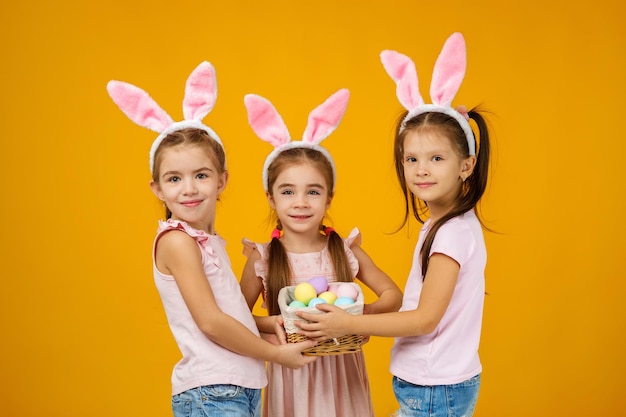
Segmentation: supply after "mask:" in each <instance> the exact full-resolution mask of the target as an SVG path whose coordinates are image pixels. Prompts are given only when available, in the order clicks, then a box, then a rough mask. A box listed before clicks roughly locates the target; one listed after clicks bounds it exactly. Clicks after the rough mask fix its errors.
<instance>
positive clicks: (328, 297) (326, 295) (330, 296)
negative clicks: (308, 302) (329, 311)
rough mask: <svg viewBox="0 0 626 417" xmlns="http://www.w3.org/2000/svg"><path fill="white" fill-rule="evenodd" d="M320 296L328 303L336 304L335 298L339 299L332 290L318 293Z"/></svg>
mask: <svg viewBox="0 0 626 417" xmlns="http://www.w3.org/2000/svg"><path fill="white" fill-rule="evenodd" d="M318 297H319V298H321V299H322V300H324V301H326V302H327V303H328V304H334V303H335V300H336V299H337V294H335V293H333V292H330V291H324V292H323V293H321V294H320V295H318Z"/></svg>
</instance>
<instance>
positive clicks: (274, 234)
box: [272, 228, 280, 239]
mask: <svg viewBox="0 0 626 417" xmlns="http://www.w3.org/2000/svg"><path fill="white" fill-rule="evenodd" d="M274 238H276V239H279V238H280V229H278V228H276V229H274V230H272V239H274Z"/></svg>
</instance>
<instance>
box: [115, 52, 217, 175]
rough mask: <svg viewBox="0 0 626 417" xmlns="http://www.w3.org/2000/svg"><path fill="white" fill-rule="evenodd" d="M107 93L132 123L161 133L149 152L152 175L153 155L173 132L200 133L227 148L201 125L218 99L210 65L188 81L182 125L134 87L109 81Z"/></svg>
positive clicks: (139, 89)
mask: <svg viewBox="0 0 626 417" xmlns="http://www.w3.org/2000/svg"><path fill="white" fill-rule="evenodd" d="M107 91H108V92H109V95H110V96H111V98H112V99H113V101H114V102H115V104H117V105H118V107H119V108H120V109H121V110H122V112H124V114H126V116H128V118H129V119H130V120H132V121H133V122H135V123H137V124H138V125H139V126H142V127H145V128H148V129H150V130H152V131H155V132H157V133H159V136H157V138H156V139H155V140H154V142H153V143H152V147H151V148H150V172H152V173H154V154H155V152H156V150H157V148H158V147H159V145H160V144H161V141H162V140H163V139H164V138H165V137H166V136H167V135H169V134H170V133H172V132H175V131H178V130H182V129H186V128H188V127H194V128H197V129H201V130H204V131H205V132H207V133H208V134H209V136H211V137H212V138H213V139H215V140H216V141H217V142H218V143H219V144H220V145H221V146H222V148H223V147H224V145H223V144H222V141H221V139H220V138H219V136H217V134H216V133H215V132H214V131H213V129H211V128H210V127H208V126H206V125H204V124H203V123H202V119H204V117H205V116H206V115H207V114H209V112H210V111H211V110H213V106H214V105H215V100H216V98H217V83H216V80H215V69H214V68H213V66H212V65H211V64H210V63H209V62H207V61H204V62H202V63H200V65H198V66H197V67H196V68H195V69H194V70H193V71H192V72H191V74H190V75H189V78H187V83H186V85H185V96H184V99H183V115H184V120H182V121H180V122H174V121H173V120H172V118H171V117H170V116H169V115H168V114H167V113H166V112H165V111H164V110H163V109H161V107H159V105H158V104H157V103H156V102H155V101H154V100H153V99H152V97H150V96H149V95H148V93H146V92H145V91H144V90H142V89H141V88H139V87H135V86H134V85H132V84H128V83H125V82H123V81H109V83H108V84H107Z"/></svg>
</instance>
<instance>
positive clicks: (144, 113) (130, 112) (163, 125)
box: [107, 81, 173, 133]
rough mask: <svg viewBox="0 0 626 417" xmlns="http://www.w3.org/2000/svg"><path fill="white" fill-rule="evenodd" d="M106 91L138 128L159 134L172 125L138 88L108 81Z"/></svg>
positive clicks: (164, 114) (170, 120)
mask: <svg viewBox="0 0 626 417" xmlns="http://www.w3.org/2000/svg"><path fill="white" fill-rule="evenodd" d="M107 91H108V92H109V96H111V98H112V99H113V101H114V102H115V104H117V105H118V107H119V108H120V109H121V110H122V112H124V114H125V115H126V116H128V118H129V119H130V120H132V121H133V122H135V123H137V124H138V125H139V126H143V127H146V128H148V129H150V130H153V131H155V132H157V133H161V132H163V131H164V130H165V129H167V127H168V126H170V125H171V124H172V123H173V121H172V118H171V117H170V116H169V115H168V114H167V113H166V112H165V111H164V110H163V109H162V108H161V107H159V105H158V104H157V103H156V102H155V101H154V100H153V99H152V97H150V96H149V95H148V93H146V92H145V91H143V90H142V89H141V88H139V87H135V86H134V85H132V84H128V83H125V82H123V81H109V82H108V84H107Z"/></svg>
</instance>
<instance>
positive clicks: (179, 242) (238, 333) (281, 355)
mask: <svg viewBox="0 0 626 417" xmlns="http://www.w3.org/2000/svg"><path fill="white" fill-rule="evenodd" d="M156 262H157V267H158V268H159V270H161V271H163V272H164V273H167V274H171V275H173V276H174V279H175V280H176V284H177V285H178V288H179V290H180V292H181V295H182V297H183V299H184V301H185V304H186V305H187V308H188V309H189V312H190V313H191V316H192V317H193V319H194V321H195V322H196V324H197V326H198V327H199V328H200V330H201V331H202V332H203V333H204V334H205V335H206V337H208V338H209V339H211V340H213V341H214V342H215V343H218V344H219V345H221V346H223V347H225V348H226V349H229V350H232V351H233V352H236V353H238V354H241V355H245V356H250V357H253V358H257V359H262V360H268V361H272V362H276V363H281V364H283V365H285V366H288V367H291V368H299V367H301V366H303V365H305V364H307V363H309V362H311V360H309V357H307V356H303V355H302V354H301V352H302V350H304V349H307V348H309V347H311V346H314V343H313V344H309V343H307V344H306V345H304V344H302V345H300V346H298V347H296V348H294V344H292V343H290V344H286V345H281V346H276V345H272V344H271V343H268V342H266V341H264V340H262V339H261V338H259V337H257V336H256V335H255V334H254V333H252V332H251V331H250V330H249V329H248V328H247V327H245V326H244V325H243V324H241V323H240V322H239V321H237V320H235V319H234V318H233V317H231V316H230V315H228V314H226V313H224V312H223V311H222V310H221V309H220V308H219V307H218V305H217V303H216V301H215V298H214V296H213V291H212V289H211V286H210V285H209V282H208V281H207V279H206V276H205V274H204V269H203V268H202V258H201V254H200V251H199V249H198V246H197V243H196V242H195V240H194V239H193V238H191V237H190V236H189V235H187V234H186V233H183V232H179V231H175V230H174V231H170V232H168V233H165V234H164V235H163V236H162V237H161V238H160V239H159V242H158V246H157V252H156Z"/></svg>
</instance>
